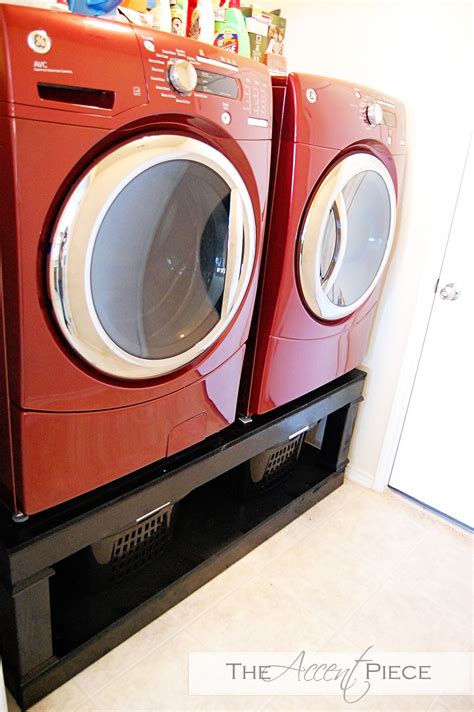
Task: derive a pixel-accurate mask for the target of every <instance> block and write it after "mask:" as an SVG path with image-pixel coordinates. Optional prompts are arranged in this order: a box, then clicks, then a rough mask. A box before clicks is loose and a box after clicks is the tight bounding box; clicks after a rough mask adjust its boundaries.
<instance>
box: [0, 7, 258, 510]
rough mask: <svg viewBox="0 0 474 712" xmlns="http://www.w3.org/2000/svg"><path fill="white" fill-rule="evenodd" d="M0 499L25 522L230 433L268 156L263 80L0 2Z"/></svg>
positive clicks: (156, 37)
mask: <svg viewBox="0 0 474 712" xmlns="http://www.w3.org/2000/svg"><path fill="white" fill-rule="evenodd" d="M0 70H1V71H0V151H1V166H0V192H1V195H2V224H1V232H0V238H1V243H0V244H1V275H2V284H1V290H0V296H1V310H0V314H1V321H0V344H1V349H0V379H1V382H0V408H1V419H0V450H1V452H2V459H1V464H0V467H1V469H0V492H1V498H2V500H3V501H4V502H5V503H7V504H8V506H9V507H10V508H11V509H12V510H13V511H15V512H18V511H22V512H24V513H26V514H33V513H35V512H39V511H40V510H44V509H47V508H49V507H53V506H54V505H57V504H59V503H61V502H65V501H67V500H70V499H72V498H74V497H77V496H78V495H80V494H82V493H85V492H88V491H90V490H92V489H94V488H97V487H99V486H101V485H104V484H106V483H108V482H111V481H112V480H114V479H116V478H119V477H122V476H124V475H126V474H128V473H130V472H132V471H134V470H135V469H137V468H140V467H143V466H145V465H147V464H149V463H151V462H154V461H156V460H159V459H160V458H164V457H166V456H170V455H173V454H174V453H176V452H178V451H180V450H182V449H184V448H187V447H188V446H191V445H193V444H195V443H196V442H198V441H201V440H203V439H204V438H206V437H208V436H209V435H211V434H213V433H216V432H217V431H219V430H220V429H222V428H224V427H226V426H227V425H228V424H230V423H232V422H233V421H234V418H235V411H236V403H237V395H238V389H239V382H240V377H241V370H242V364H243V359H244V352H245V344H246V341H247V337H248V331H249V325H250V321H251V317H252V311H253V307H254V299H255V293H256V288H257V280H258V272H259V262H260V255H261V249H262V240H263V234H262V231H263V225H264V219H265V208H266V201H267V193H268V178H269V170H270V155H271V107H272V95H271V83H270V79H269V76H268V73H267V70H266V68H265V67H262V66H259V65H257V64H255V63H254V62H251V61H248V60H245V59H242V58H240V57H235V56H233V55H232V56H230V55H229V54H227V53H225V52H221V51H219V50H218V49H217V48H214V47H212V46H208V45H204V44H200V43H197V42H194V41H191V40H186V39H183V38H179V37H177V36H173V35H168V34H162V33H159V32H154V31H153V30H149V29H147V28H142V27H137V26H132V25H129V24H125V23H120V22H116V21H108V20H102V19H95V18H91V17H82V16H79V15H72V14H65V13H57V12H53V11H45V10H38V9H29V8H24V7H15V6H12V5H3V6H0Z"/></svg>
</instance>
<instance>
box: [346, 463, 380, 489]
mask: <svg viewBox="0 0 474 712" xmlns="http://www.w3.org/2000/svg"><path fill="white" fill-rule="evenodd" d="M346 477H347V479H348V480H351V482H356V483H357V484H358V485H362V486H363V487H368V489H373V488H374V477H373V475H369V474H368V472H364V471H363V470H359V468H358V467H355V466H354V465H351V464H350V463H349V465H347V467H346Z"/></svg>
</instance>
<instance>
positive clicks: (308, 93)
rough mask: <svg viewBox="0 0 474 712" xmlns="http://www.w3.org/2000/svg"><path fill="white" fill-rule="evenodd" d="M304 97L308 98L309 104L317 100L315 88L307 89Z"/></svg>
mask: <svg viewBox="0 0 474 712" xmlns="http://www.w3.org/2000/svg"><path fill="white" fill-rule="evenodd" d="M306 98H307V99H308V101H309V103H310V104H316V102H317V100H318V95H317V94H316V90H315V89H308V90H307V91H306Z"/></svg>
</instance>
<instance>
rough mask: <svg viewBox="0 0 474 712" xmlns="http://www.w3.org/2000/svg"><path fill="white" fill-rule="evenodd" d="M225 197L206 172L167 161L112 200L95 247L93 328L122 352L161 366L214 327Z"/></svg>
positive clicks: (225, 235) (222, 186)
mask: <svg viewBox="0 0 474 712" xmlns="http://www.w3.org/2000/svg"><path fill="white" fill-rule="evenodd" d="M230 197H231V190H230V188H229V186H228V185H227V183H226V182H225V181H224V180H223V179H222V178H221V177H220V176H218V175H217V173H215V171H213V170H211V169H210V168H208V167H207V166H204V165H202V164H200V163H196V162H194V161H169V162H167V163H160V164H158V165H156V166H152V167H151V168H148V169H147V170H146V171H144V172H143V173H140V174H139V175H138V176H136V177H135V178H134V179H133V180H131V181H130V182H129V183H128V184H127V185H126V186H125V187H124V188H123V190H122V191H121V192H120V193H119V195H118V196H117V197H116V198H115V200H114V202H113V203H112V205H111V206H110V208H109V210H108V211H107V213H106V215H105V217H104V219H103V220H102V223H101V225H100V227H99V230H98V233H97V237H96V240H95V244H94V250H93V252H92V259H91V290H92V300H93V302H94V308H95V311H96V313H97V316H98V318H99V320H100V323H101V324H102V326H103V328H104V330H105V331H106V332H107V334H108V336H109V337H110V338H111V339H112V341H113V342H114V343H115V344H117V345H118V346H119V347H120V348H121V349H123V350H124V351H126V352H127V353H129V354H132V355H133V356H137V357H139V358H144V359H168V358H171V357H173V356H177V355H178V354H182V353H184V352H186V351H189V350H190V349H192V348H193V347H194V346H195V345H196V344H197V343H199V342H200V341H201V340H202V339H204V338H205V337H206V336H207V335H208V334H209V333H210V332H211V331H212V329H214V328H215V327H216V326H217V324H218V323H219V321H220V319H221V317H222V306H223V297H224V286H225V278H226V271H227V244H228V240H229V213H230ZM133 206H137V208H135V209H134V207H133Z"/></svg>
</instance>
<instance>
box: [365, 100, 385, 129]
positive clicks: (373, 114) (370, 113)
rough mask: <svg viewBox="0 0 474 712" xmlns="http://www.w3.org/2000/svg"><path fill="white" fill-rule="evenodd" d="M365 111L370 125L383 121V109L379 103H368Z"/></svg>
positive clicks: (376, 124)
mask: <svg viewBox="0 0 474 712" xmlns="http://www.w3.org/2000/svg"><path fill="white" fill-rule="evenodd" d="M365 113H366V116H367V121H368V122H369V124H370V125H371V126H378V125H379V124H382V123H383V110H382V107H381V106H380V104H369V106H368V107H367V109H366V110H365Z"/></svg>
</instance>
